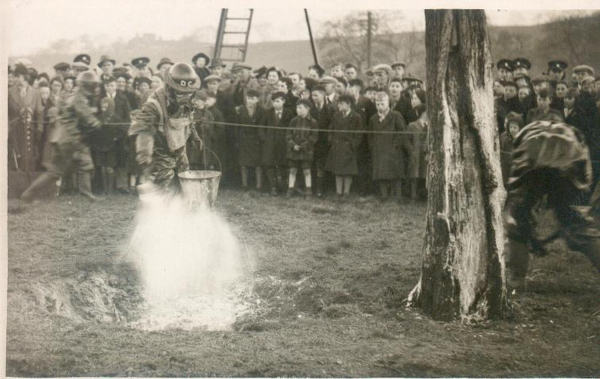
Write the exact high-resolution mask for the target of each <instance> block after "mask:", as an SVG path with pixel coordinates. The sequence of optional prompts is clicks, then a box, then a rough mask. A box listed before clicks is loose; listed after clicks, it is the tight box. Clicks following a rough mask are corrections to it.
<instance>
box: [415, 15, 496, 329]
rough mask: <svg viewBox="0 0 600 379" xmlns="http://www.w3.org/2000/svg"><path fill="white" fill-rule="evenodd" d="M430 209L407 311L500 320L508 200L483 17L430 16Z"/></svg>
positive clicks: (440, 316)
mask: <svg viewBox="0 0 600 379" xmlns="http://www.w3.org/2000/svg"><path fill="white" fill-rule="evenodd" d="M425 19H426V31H425V44H426V51H427V59H426V67H427V102H428V108H429V111H428V113H429V115H430V131H429V151H430V156H429V162H430V163H429V165H428V167H429V168H428V179H429V202H428V206H427V231H426V237H425V244H424V248H423V265H422V271H421V278H420V280H419V283H418V285H417V286H416V287H415V289H414V290H413V291H412V292H411V294H410V295H409V303H410V304H413V305H416V306H418V307H420V308H421V309H422V310H423V312H424V313H426V314H428V315H430V316H431V317H432V318H434V319H438V320H454V319H461V318H463V319H464V318H472V317H481V318H487V317H492V316H499V315H502V314H503V312H504V310H505V308H506V306H507V298H506V284H505V278H504V229H503V224H502V207H503V204H504V200H505V197H506V192H505V190H504V186H503V184H502V173H501V170H500V158H499V142H498V134H497V131H496V127H495V124H494V106H493V96H492V74H491V72H492V67H493V63H492V59H491V54H490V46H489V37H488V30H487V23H486V17H485V13H484V11H482V10H426V11H425Z"/></svg>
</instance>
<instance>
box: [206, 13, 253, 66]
mask: <svg viewBox="0 0 600 379" xmlns="http://www.w3.org/2000/svg"><path fill="white" fill-rule="evenodd" d="M236 11H237V10H236ZM244 12H247V13H245V14H243V15H241V16H238V15H235V16H232V15H230V14H229V9H228V8H223V9H222V10H221V19H220V21H219V29H218V30H217V41H216V42H215V52H214V54H213V56H214V58H219V59H221V60H222V61H223V62H244V61H245V60H246V53H247V52H248V37H249V36H250V25H251V24H252V13H253V12H254V10H253V9H246V10H244Z"/></svg>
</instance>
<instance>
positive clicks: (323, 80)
mask: <svg viewBox="0 0 600 379" xmlns="http://www.w3.org/2000/svg"><path fill="white" fill-rule="evenodd" d="M337 82H338V80H337V79H336V78H334V77H333V76H329V75H328V76H324V77H322V78H321V79H319V84H329V83H331V84H337Z"/></svg>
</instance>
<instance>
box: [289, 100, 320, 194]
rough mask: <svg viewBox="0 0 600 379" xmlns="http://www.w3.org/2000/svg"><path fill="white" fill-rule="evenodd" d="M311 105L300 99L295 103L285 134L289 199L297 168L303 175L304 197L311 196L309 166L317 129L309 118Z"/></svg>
mask: <svg viewBox="0 0 600 379" xmlns="http://www.w3.org/2000/svg"><path fill="white" fill-rule="evenodd" d="M310 108H311V104H310V102H309V101H308V100H306V99H300V100H298V102H297V103H296V113H297V114H298V116H296V117H294V118H293V119H292V121H291V122H290V127H291V128H294V129H288V131H287V133H286V141H287V154H286V157H287V160H288V166H289V167H290V176H289V183H288V192H287V195H286V197H288V198H290V197H291V196H292V194H293V191H294V186H295V185H296V174H297V172H298V168H301V169H302V172H303V173H304V183H305V184H306V190H305V196H306V197H307V198H308V197H310V195H311V194H312V182H311V175H310V166H311V165H312V161H313V156H314V147H315V142H316V141H317V132H315V131H313V130H312V129H315V128H316V127H317V122H316V121H315V120H314V119H313V118H312V117H311V116H310Z"/></svg>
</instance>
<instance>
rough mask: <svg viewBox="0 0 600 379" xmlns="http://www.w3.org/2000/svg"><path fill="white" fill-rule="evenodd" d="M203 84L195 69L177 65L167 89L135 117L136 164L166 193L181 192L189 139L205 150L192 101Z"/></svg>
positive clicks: (167, 80)
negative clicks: (179, 180) (179, 187)
mask: <svg viewBox="0 0 600 379" xmlns="http://www.w3.org/2000/svg"><path fill="white" fill-rule="evenodd" d="M200 84H201V83H200V78H199V77H198V75H196V73H195V71H194V69H193V68H192V66H190V65H189V64H187V63H176V64H175V65H173V66H171V67H170V68H169V69H168V70H167V72H166V74H165V85H164V86H163V87H161V88H159V89H157V90H155V91H154V92H153V93H152V94H151V95H150V97H149V98H148V101H147V102H146V103H144V105H143V106H142V109H141V111H140V112H139V113H137V114H132V124H131V128H130V129H129V136H131V137H133V138H135V149H136V161H137V163H138V164H139V165H140V166H141V167H142V169H143V170H144V172H145V179H146V180H150V181H152V182H153V183H154V184H156V185H158V186H159V187H160V188H162V189H163V190H169V189H172V188H177V185H178V179H177V174H178V173H180V172H183V171H187V170H188V168H189V161H188V157H187V152H186V143H187V141H188V139H191V140H192V144H194V145H195V146H196V147H197V148H198V149H202V141H201V140H200V138H199V137H198V135H197V133H196V131H195V128H194V127H193V120H194V106H193V104H192V101H191V100H192V97H193V95H194V91H196V90H197V89H198V88H200Z"/></svg>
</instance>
